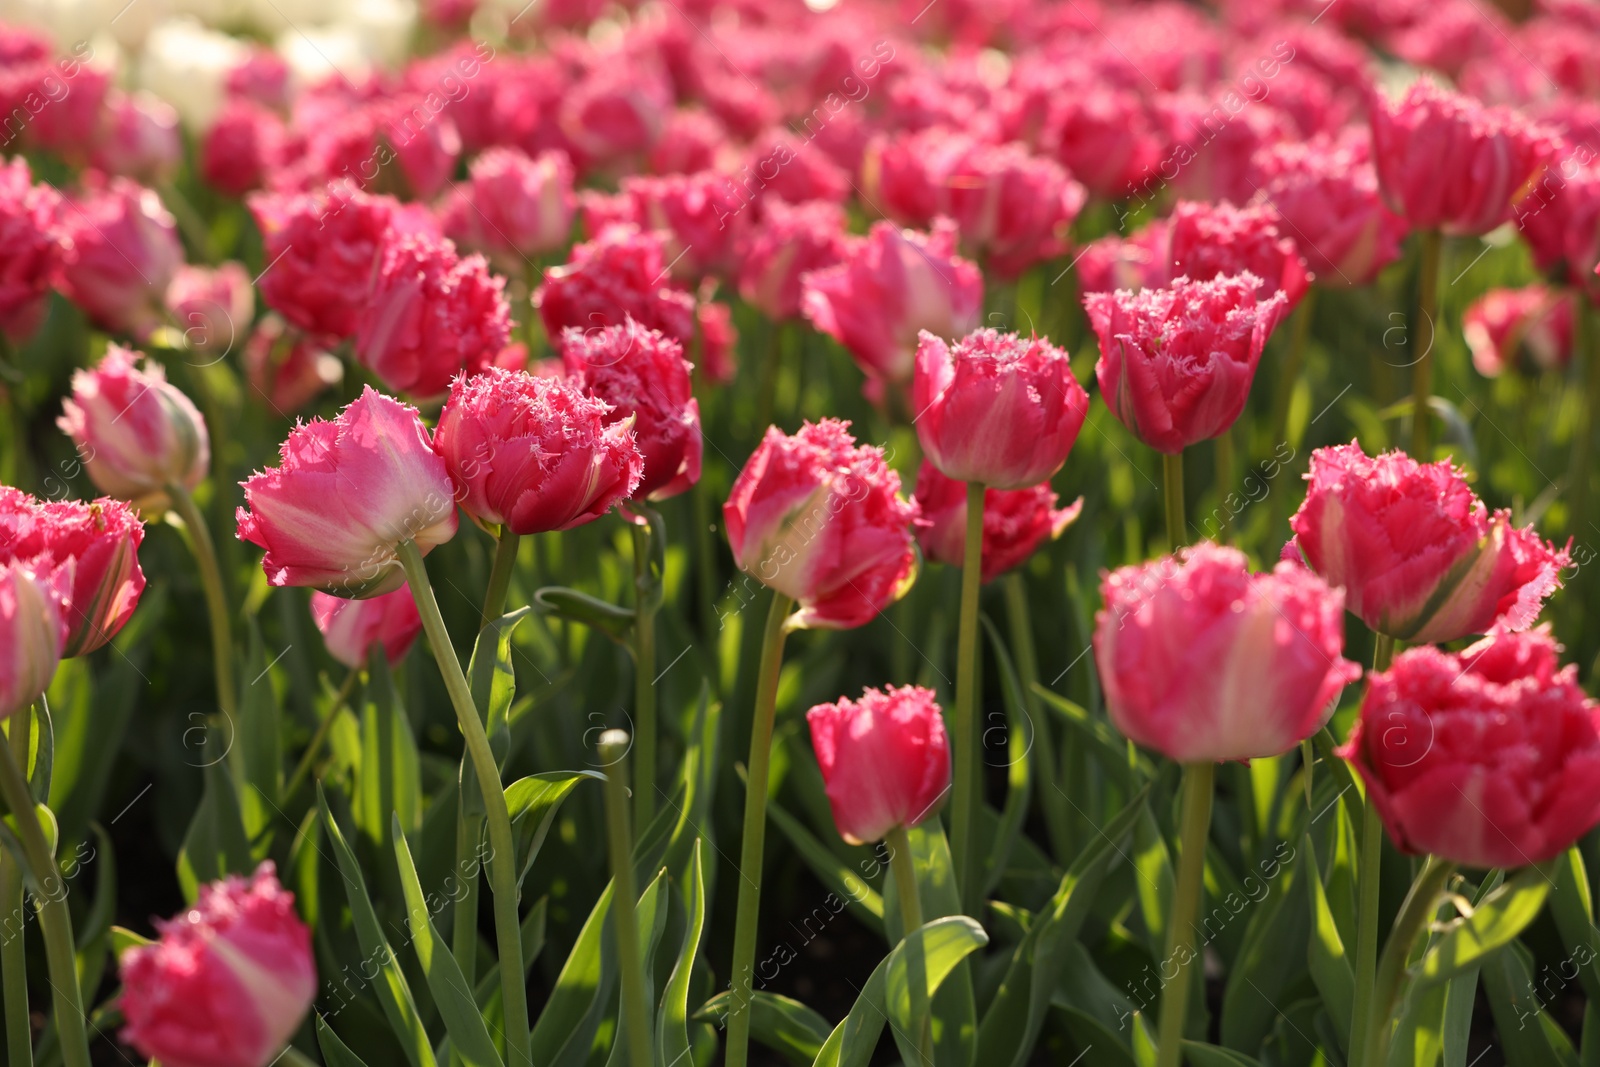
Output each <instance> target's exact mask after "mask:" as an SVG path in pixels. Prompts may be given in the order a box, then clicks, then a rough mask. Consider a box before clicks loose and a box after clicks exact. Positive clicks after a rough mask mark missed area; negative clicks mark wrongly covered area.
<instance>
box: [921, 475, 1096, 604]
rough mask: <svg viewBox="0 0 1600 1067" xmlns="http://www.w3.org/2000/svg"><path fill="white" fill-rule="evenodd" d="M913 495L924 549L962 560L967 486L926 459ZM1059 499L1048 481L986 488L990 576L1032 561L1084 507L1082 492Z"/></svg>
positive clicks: (939, 557) (955, 563)
mask: <svg viewBox="0 0 1600 1067" xmlns="http://www.w3.org/2000/svg"><path fill="white" fill-rule="evenodd" d="M912 499H913V500H914V501H915V502H916V504H917V509H918V511H919V512H920V514H921V517H922V521H921V523H920V524H919V525H918V526H917V543H918V544H920V545H922V551H923V554H924V555H926V556H927V557H928V558H929V559H932V560H936V561H938V562H939V563H945V564H948V565H949V566H952V567H960V566H962V565H963V564H964V563H965V562H966V555H965V552H966V547H967V487H966V486H965V485H963V484H962V483H961V482H958V481H955V480H954V479H951V478H946V477H945V476H944V475H943V474H940V473H939V468H938V467H935V466H934V465H933V464H932V463H929V462H927V461H926V460H924V461H923V464H922V469H921V470H919V471H918V472H917V491H916V494H915V495H914V496H913V497H912ZM1056 503H1057V500H1056V494H1055V493H1054V492H1053V491H1052V490H1051V488H1050V487H1049V486H1048V485H1034V486H1030V487H1028V488H1027V489H986V490H984V493H983V563H982V568H981V569H982V576H983V580H984V581H985V582H992V581H994V580H995V579H996V578H998V577H999V576H1000V575H1002V574H1004V573H1005V572H1006V571H1008V570H1010V569H1011V568H1012V567H1016V566H1019V565H1021V564H1023V563H1025V562H1027V560H1028V557H1029V556H1032V555H1033V553H1034V551H1035V550H1036V549H1038V547H1039V546H1040V545H1041V544H1043V543H1044V542H1045V541H1046V540H1054V539H1055V538H1057V537H1060V536H1061V532H1062V531H1063V530H1065V529H1066V528H1067V527H1068V526H1071V525H1072V523H1073V522H1074V521H1076V520H1077V518H1078V515H1079V513H1081V512H1082V511H1083V498H1082V497H1079V498H1078V499H1077V500H1076V501H1074V502H1073V503H1072V505H1071V506H1070V507H1065V508H1058V507H1056Z"/></svg>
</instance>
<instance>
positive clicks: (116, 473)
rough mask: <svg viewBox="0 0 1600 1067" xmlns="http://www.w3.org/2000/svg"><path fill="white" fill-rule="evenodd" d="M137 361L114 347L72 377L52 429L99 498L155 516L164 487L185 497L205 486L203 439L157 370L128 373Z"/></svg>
mask: <svg viewBox="0 0 1600 1067" xmlns="http://www.w3.org/2000/svg"><path fill="white" fill-rule="evenodd" d="M141 358H143V356H142V354H141V353H138V352H134V351H132V350H131V349H127V348H123V347H122V346H121V345H115V344H114V345H112V346H111V347H110V348H108V349H107V350H106V354H105V358H104V359H102V360H101V361H100V363H99V364H98V365H97V366H95V367H94V368H93V369H91V370H80V371H77V372H76V373H74V374H73V376H72V396H70V397H68V398H67V399H66V400H64V401H62V404H61V407H62V414H61V417H60V418H58V419H56V425H57V426H59V427H61V430H62V432H63V433H65V434H66V435H67V436H69V437H71V438H72V440H73V443H74V444H76V445H77V446H78V456H79V458H80V459H82V461H83V465H84V466H85V467H86V468H88V471H89V479H90V481H92V482H94V484H95V485H96V486H98V487H99V489H100V491H101V492H103V493H105V494H107V495H108V496H114V497H116V498H117V499H118V500H127V501H131V502H132V503H133V504H134V506H135V507H138V508H142V509H149V510H152V511H156V512H159V511H162V510H164V509H165V508H166V506H167V487H168V486H169V485H178V486H182V487H183V488H184V489H187V490H193V489H194V488H195V486H197V485H199V484H200V483H201V482H202V481H203V480H204V479H205V476H206V471H207V470H208V469H209V468H210V465H211V438H210V435H209V434H207V433H206V422H205V419H203V418H201V417H200V412H199V411H197V410H196V409H195V406H194V404H193V403H191V402H190V400H189V398H188V397H186V396H184V395H183V393H182V392H181V391H180V390H179V389H178V388H177V386H175V385H172V384H171V383H170V382H168V381H167V374H166V371H165V370H163V369H162V367H161V365H160V364H159V363H153V362H151V361H150V360H148V359H146V360H145V361H144V365H143V367H139V366H136V365H135V364H134V360H135V359H141Z"/></svg>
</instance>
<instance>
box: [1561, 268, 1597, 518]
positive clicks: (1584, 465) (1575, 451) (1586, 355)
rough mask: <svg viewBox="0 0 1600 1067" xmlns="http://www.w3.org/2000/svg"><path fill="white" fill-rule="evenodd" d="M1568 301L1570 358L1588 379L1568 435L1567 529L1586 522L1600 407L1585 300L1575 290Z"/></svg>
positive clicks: (1595, 354) (1590, 323) (1591, 330)
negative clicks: (1575, 428) (1569, 495)
mask: <svg viewBox="0 0 1600 1067" xmlns="http://www.w3.org/2000/svg"><path fill="white" fill-rule="evenodd" d="M1572 305H1573V310H1572V347H1573V351H1574V353H1575V354H1574V356H1573V361H1574V362H1575V363H1581V364H1582V365H1583V371H1584V373H1585V374H1586V375H1588V381H1587V385H1586V389H1587V393H1586V397H1587V398H1586V400H1585V401H1584V403H1583V404H1582V405H1580V406H1579V408H1578V432H1577V436H1576V437H1574V438H1573V439H1572V465H1571V474H1570V475H1569V477H1568V479H1567V481H1568V483H1569V484H1570V485H1571V487H1572V517H1571V518H1570V519H1569V520H1568V521H1567V529H1568V530H1569V531H1574V530H1582V529H1584V528H1585V527H1586V526H1587V525H1588V518H1589V467H1590V460H1591V457H1592V456H1593V455H1594V449H1595V440H1594V428H1595V421H1596V420H1595V408H1596V407H1600V345H1597V344H1596V343H1595V336H1594V332H1593V327H1594V324H1593V323H1592V322H1591V321H1590V312H1589V301H1588V300H1587V298H1586V297H1585V296H1584V294H1583V293H1582V292H1581V291H1579V292H1578V293H1576V294H1574V297H1573V300H1572Z"/></svg>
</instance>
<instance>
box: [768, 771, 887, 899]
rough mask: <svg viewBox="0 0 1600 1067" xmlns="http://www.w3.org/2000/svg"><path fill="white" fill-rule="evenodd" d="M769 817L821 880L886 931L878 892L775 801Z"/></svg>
mask: <svg viewBox="0 0 1600 1067" xmlns="http://www.w3.org/2000/svg"><path fill="white" fill-rule="evenodd" d="M767 816H768V818H770V819H771V820H772V825H774V826H776V827H777V828H778V832H779V833H781V834H783V836H784V837H787V838H788V839H789V843H790V844H791V845H793V846H794V849H795V851H796V852H798V853H800V858H801V859H803V860H805V862H806V866H807V867H810V868H811V873H812V874H815V875H816V876H817V880H818V881H820V882H821V883H822V884H823V885H825V886H827V887H828V888H829V889H831V890H833V891H834V892H835V893H837V894H839V896H840V898H841V899H843V900H844V901H845V903H846V904H848V905H849V906H850V907H852V908H854V909H855V910H856V913H857V915H858V916H860V917H861V918H862V920H863V921H864V922H865V923H866V924H867V925H868V926H869V927H872V928H873V929H877V930H882V929H884V926H883V916H884V902H883V897H882V895H881V894H879V893H878V891H877V890H876V889H873V888H872V886H870V885H868V884H867V882H866V880H865V879H863V878H862V877H861V875H859V874H857V873H856V871H855V870H853V869H852V868H851V867H850V865H849V864H847V863H845V862H844V861H843V860H841V859H840V858H839V857H838V856H836V855H834V854H833V853H832V852H831V851H829V849H828V847H827V846H826V845H824V844H823V843H822V842H821V841H818V840H817V839H816V837H815V836H813V835H812V833H811V831H810V830H807V829H806V828H805V826H803V825H802V824H801V822H800V820H799V819H796V818H795V817H794V816H793V815H790V814H789V813H788V812H787V811H785V810H784V809H783V807H782V806H781V805H779V804H778V803H777V802H776V801H773V802H770V803H768V805H767Z"/></svg>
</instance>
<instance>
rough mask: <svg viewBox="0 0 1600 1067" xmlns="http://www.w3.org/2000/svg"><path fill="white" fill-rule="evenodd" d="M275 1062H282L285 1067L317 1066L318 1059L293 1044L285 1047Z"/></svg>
mask: <svg viewBox="0 0 1600 1067" xmlns="http://www.w3.org/2000/svg"><path fill="white" fill-rule="evenodd" d="M273 1063H281V1064H283V1067H317V1061H316V1060H313V1059H312V1058H311V1057H310V1056H307V1055H306V1054H305V1053H304V1052H301V1051H300V1050H299V1049H297V1048H295V1047H294V1046H293V1045H290V1046H289V1047H288V1048H286V1049H284V1050H283V1052H282V1053H281V1054H280V1055H279V1056H278V1058H277V1059H276V1060H274V1061H273Z"/></svg>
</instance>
